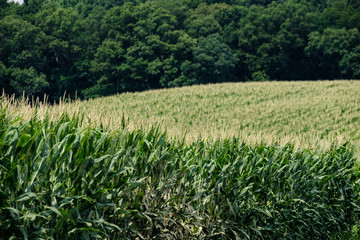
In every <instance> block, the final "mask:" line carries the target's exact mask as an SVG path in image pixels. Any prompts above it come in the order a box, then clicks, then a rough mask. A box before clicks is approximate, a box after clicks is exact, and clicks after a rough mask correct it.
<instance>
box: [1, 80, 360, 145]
mask: <svg viewBox="0 0 360 240" xmlns="http://www.w3.org/2000/svg"><path fill="white" fill-rule="evenodd" d="M359 92H360V81H317V82H312V81H308V82H299V81H297V82H261V83H260V82H252V83H227V84H213V85H199V86H191V87H183V88H174V89H163V90H156V91H153V90H152V91H147V92H141V93H124V94H120V95H115V96H111V97H103V98H97V99H92V100H88V101H75V102H73V103H70V104H69V103H64V102H62V103H61V104H59V105H54V106H47V105H39V106H37V107H36V108H30V106H29V105H27V104H26V103H21V102H18V103H17V104H12V105H9V109H8V113H9V114H12V115H18V114H21V115H22V116H23V117H24V118H25V119H27V120H29V119H30V117H31V116H34V115H35V114H37V115H38V117H40V118H43V116H44V115H48V116H49V117H50V118H51V119H57V118H58V116H59V115H61V114H62V113H67V114H70V115H73V114H77V113H81V114H84V117H85V119H84V122H83V124H84V125H83V127H86V126H88V125H92V126H94V127H99V126H100V124H102V125H103V126H106V127H108V128H109V129H112V130H114V131H116V130H117V129H120V128H122V126H123V122H124V120H125V122H128V123H127V128H128V129H129V130H137V129H139V128H143V129H146V128H147V127H148V126H154V125H158V124H161V126H162V128H163V129H166V131H167V133H168V136H169V137H170V138H176V139H182V138H183V137H184V135H185V140H186V142H188V143H191V142H192V141H194V140H197V139H199V138H202V139H204V140H206V139H210V140H211V139H214V140H215V139H225V138H230V137H236V138H240V139H241V140H242V141H245V142H246V143H248V144H254V143H265V144H273V143H278V144H280V145H281V146H284V145H285V144H287V143H292V144H294V146H295V147H300V148H304V147H306V148H324V149H328V148H329V147H330V146H331V145H333V144H335V145H338V144H343V143H345V142H347V141H349V142H350V143H351V144H352V145H355V147H356V151H357V152H360V117H359V116H360V98H359ZM8 100H9V99H8ZM4 104H5V102H4ZM88 118H89V119H91V120H92V121H91V122H90V121H88Z"/></svg>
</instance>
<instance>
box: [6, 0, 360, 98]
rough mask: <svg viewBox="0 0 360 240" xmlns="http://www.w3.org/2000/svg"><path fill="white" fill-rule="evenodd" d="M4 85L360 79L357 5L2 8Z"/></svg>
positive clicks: (278, 2)
mask: <svg viewBox="0 0 360 240" xmlns="http://www.w3.org/2000/svg"><path fill="white" fill-rule="evenodd" d="M0 6H1V8H0V88H4V89H5V91H6V92H7V93H17V94H20V95H21V94H22V92H23V91H25V92H26V93H27V94H28V95H41V94H43V93H45V92H46V93H47V94H49V95H50V96H53V97H55V98H56V97H58V96H62V95H63V94H64V92H65V91H67V93H70V94H71V95H72V96H74V93H75V92H77V94H78V96H79V97H96V96H100V95H109V94H114V93H118V92H124V91H138V90H146V89H155V88H163V87H172V86H184V85H190V84H198V83H209V82H212V83H213V82H225V81H226V82H231V81H249V80H255V81H261V80H269V79H271V80H299V79H339V78H342V79H343V78H346V79H348V78H359V77H360V72H359V69H360V33H359V27H360V4H359V1H348V0H334V1H325V0H319V1H315V0H308V1H298V0H227V1H225V0H223V1H209V0H197V1H193V0H191V1H190V0H166V1H165V0H152V1H150V0H148V1H146V0H101V1H93V0H83V1H79V0H56V1H55V0H46V1H44V0H27V1H25V3H24V4H22V5H19V4H15V3H13V2H11V3H7V2H6V1H5V0H2V1H1V2H0Z"/></svg>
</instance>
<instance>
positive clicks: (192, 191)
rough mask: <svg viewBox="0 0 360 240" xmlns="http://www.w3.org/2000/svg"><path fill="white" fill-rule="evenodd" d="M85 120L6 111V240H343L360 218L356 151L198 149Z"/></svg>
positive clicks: (1, 210) (1, 219)
mask: <svg viewBox="0 0 360 240" xmlns="http://www.w3.org/2000/svg"><path fill="white" fill-rule="evenodd" d="M81 121H82V120H81V118H79V117H73V118H72V119H70V118H69V117H67V116H66V115H63V116H62V117H59V118H58V119H57V120H56V121H49V120H46V119H45V120H44V121H38V120H36V118H35V117H34V118H32V119H31V120H30V121H27V122H23V121H22V120H21V118H17V119H10V118H9V116H8V115H7V114H6V110H4V109H3V110H2V111H1V113H0V239H9V238H10V237H14V238H12V239H21V238H24V239H38V238H41V239H48V238H55V239H90V238H91V239H95V238H100V239H104V238H109V239H125V238H126V239H129V238H133V239H136V238H137V239H152V238H154V239H155V238H156V239H160V238H164V239H165V238H166V239H258V238H259V239H338V238H339V237H344V236H346V235H347V234H349V233H351V231H352V227H353V226H354V224H355V223H356V221H357V220H358V217H359V210H360V209H359V207H358V206H359V204H360V198H359V197H360V196H359V194H360V191H359V190H360V186H359V184H360V183H359V180H358V179H359V177H360V176H359V172H358V170H356V169H355V168H354V163H355V158H354V155H353V153H352V151H351V148H349V147H348V146H347V145H343V146H338V147H335V146H334V147H333V148H332V149H330V150H329V151H326V152H315V151H310V150H295V149H294V148H293V147H292V146H290V145H287V146H285V147H283V148H280V147H278V146H275V145H273V146H266V145H257V146H249V145H246V144H244V143H241V142H239V140H238V139H232V140H225V141H216V142H213V143H210V142H204V141H197V142H194V143H192V144H190V145H186V144H184V143H183V142H181V141H169V140H167V137H166V135H164V134H161V133H160V131H159V129H154V128H153V129H150V130H148V131H141V130H138V131H133V132H129V131H127V130H125V129H123V130H119V131H118V132H112V133H111V132H107V131H105V130H104V129H102V128H98V129H92V128H86V129H83V128H81V127H79V126H80V124H81ZM123 124H124V126H125V125H126V123H125V122H124V123H123ZM354 229H356V228H354ZM352 234H353V236H356V233H352Z"/></svg>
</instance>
